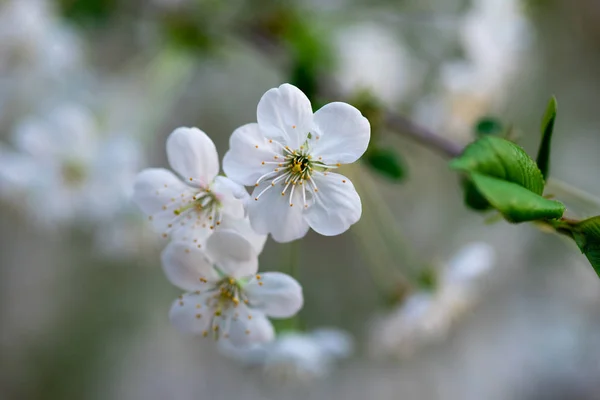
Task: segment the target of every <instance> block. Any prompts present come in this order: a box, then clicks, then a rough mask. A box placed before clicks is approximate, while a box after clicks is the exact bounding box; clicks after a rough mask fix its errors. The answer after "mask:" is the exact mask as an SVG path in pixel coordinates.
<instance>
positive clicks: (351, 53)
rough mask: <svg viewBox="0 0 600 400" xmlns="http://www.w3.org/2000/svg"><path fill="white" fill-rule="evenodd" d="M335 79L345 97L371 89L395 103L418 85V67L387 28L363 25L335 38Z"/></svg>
mask: <svg viewBox="0 0 600 400" xmlns="http://www.w3.org/2000/svg"><path fill="white" fill-rule="evenodd" d="M336 44H337V48H338V53H339V54H338V55H339V58H338V63H337V71H336V74H335V76H336V78H337V80H338V81H339V84H340V86H341V89H342V90H343V92H344V93H345V94H347V95H351V94H354V92H356V91H357V90H370V91H372V93H373V94H374V95H376V96H377V98H379V99H381V100H383V101H384V102H386V103H391V104H394V103H398V102H399V101H402V100H404V99H405V98H406V97H407V96H408V95H409V93H410V92H411V91H412V90H413V89H414V88H416V87H418V85H419V80H420V79H419V76H418V75H419V68H418V67H417V66H416V65H415V61H414V59H413V58H412V57H411V55H410V54H409V51H408V50H407V48H406V46H405V45H404V44H403V43H402V41H401V39H400V38H399V37H395V36H394V35H393V34H392V32H391V30H390V29H386V28H385V27H383V26H381V25H376V24H373V23H363V24H359V25H354V26H350V27H348V28H345V29H343V30H341V31H340V32H339V33H338V34H337V35H336Z"/></svg>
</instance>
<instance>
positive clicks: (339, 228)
mask: <svg viewBox="0 0 600 400" xmlns="http://www.w3.org/2000/svg"><path fill="white" fill-rule="evenodd" d="M312 179H313V180H314V181H315V183H316V184H317V187H318V188H319V192H318V193H316V195H315V196H314V203H313V204H312V205H311V206H310V207H309V208H308V210H306V213H305V219H306V221H307V222H308V224H309V225H310V227H311V228H312V229H314V230H315V231H316V232H318V233H320V234H321V235H325V236H335V235H339V234H341V233H343V232H345V231H347V230H348V228H350V226H351V225H352V224H354V223H356V222H358V220H359V219H360V216H361V214H362V204H361V202H360V197H359V196H358V193H356V189H354V185H353V184H352V182H350V179H348V178H346V177H345V176H343V175H340V174H334V173H330V172H328V173H327V175H324V174H314V175H313V176H312Z"/></svg>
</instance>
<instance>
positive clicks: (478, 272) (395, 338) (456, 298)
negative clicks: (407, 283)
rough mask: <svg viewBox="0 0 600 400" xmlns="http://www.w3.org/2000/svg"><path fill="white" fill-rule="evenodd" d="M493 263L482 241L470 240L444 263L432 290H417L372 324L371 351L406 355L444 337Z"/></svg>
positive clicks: (385, 354)
mask: <svg viewBox="0 0 600 400" xmlns="http://www.w3.org/2000/svg"><path fill="white" fill-rule="evenodd" d="M493 263H494V251H493V249H492V248H491V247H490V246H489V245H487V244H485V243H471V244H469V245H467V246H465V247H464V248H463V249H461V250H460V251H459V252H458V254H456V255H455V256H454V258H453V259H452V260H451V261H450V262H449V263H448V265H447V267H446V268H445V269H444V271H443V272H442V274H441V276H440V282H439V283H438V286H437V288H436V289H435V290H434V291H418V292H416V293H414V294H411V295H409V297H408V298H407V299H406V300H405V301H404V303H403V304H402V305H401V306H400V307H399V308H397V309H396V310H395V311H393V312H392V313H391V314H390V315H388V316H386V317H385V318H383V319H381V320H380V321H379V322H378V323H376V324H375V329H374V330H373V332H372V337H371V343H370V345H371V351H372V353H373V354H374V355H376V356H390V355H394V356H399V357H404V356H409V355H411V354H412V353H414V352H415V351H416V350H417V349H418V348H419V347H420V346H422V345H424V344H427V343H431V342H435V341H438V340H440V339H442V338H444V337H445V336H446V335H447V333H448V331H449V330H450V329H451V327H452V325H453V324H454V322H456V320H458V319H459V318H460V317H461V316H462V315H464V313H465V312H466V311H467V310H469V309H470V308H471V307H472V306H473V304H474V302H475V301H476V300H477V296H478V293H477V287H476V283H477V282H478V280H479V278H480V277H481V276H482V275H483V274H484V273H485V272H487V271H488V270H489V269H490V268H491V267H492V266H493Z"/></svg>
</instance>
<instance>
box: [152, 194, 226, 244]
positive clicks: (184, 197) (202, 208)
mask: <svg viewBox="0 0 600 400" xmlns="http://www.w3.org/2000/svg"><path fill="white" fill-rule="evenodd" d="M199 190H200V191H199V192H198V193H196V194H194V195H191V194H187V193H185V192H184V193H182V194H181V197H172V198H171V202H170V203H167V204H165V205H163V207H162V209H163V210H164V211H166V210H172V212H173V219H172V220H171V221H170V223H169V224H168V225H167V231H166V232H164V233H163V237H164V238H167V237H168V236H169V234H170V233H172V232H173V231H174V230H177V229H180V228H182V229H183V227H186V226H187V227H191V228H192V229H195V228H209V229H215V226H218V225H221V219H222V215H221V209H222V208H223V204H222V202H221V199H220V197H219V195H218V194H216V193H214V192H212V191H211V190H210V188H208V187H206V188H200V189H199ZM157 194H160V191H157ZM169 212H170V211H169ZM151 219H152V218H151ZM183 239H184V240H186V239H188V238H187V237H184V238H183ZM197 242H198V239H194V243H197ZM198 247H200V245H198Z"/></svg>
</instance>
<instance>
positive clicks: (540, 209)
mask: <svg viewBox="0 0 600 400" xmlns="http://www.w3.org/2000/svg"><path fill="white" fill-rule="evenodd" d="M470 178H471V179H472V181H473V184H474V185H475V186H476V187H477V190H478V191H479V192H480V193H481V195H482V196H483V197H485V199H486V200H487V201H488V202H489V203H490V204H491V205H492V206H493V207H494V208H495V209H496V210H498V211H499V212H500V213H501V214H502V215H503V216H504V218H506V220H508V221H509V222H513V223H519V222H526V221H535V220H540V219H556V218H560V217H562V215H563V213H564V212H565V206H564V204H562V203H561V202H559V201H556V200H549V199H546V198H544V197H542V196H540V195H539V194H536V193H534V192H532V191H530V190H527V189H526V188H524V187H522V186H519V185H517V184H516V183H512V182H507V181H504V180H501V179H498V178H495V177H492V176H487V175H483V174H481V173H477V172H472V173H471V174H470Z"/></svg>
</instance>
